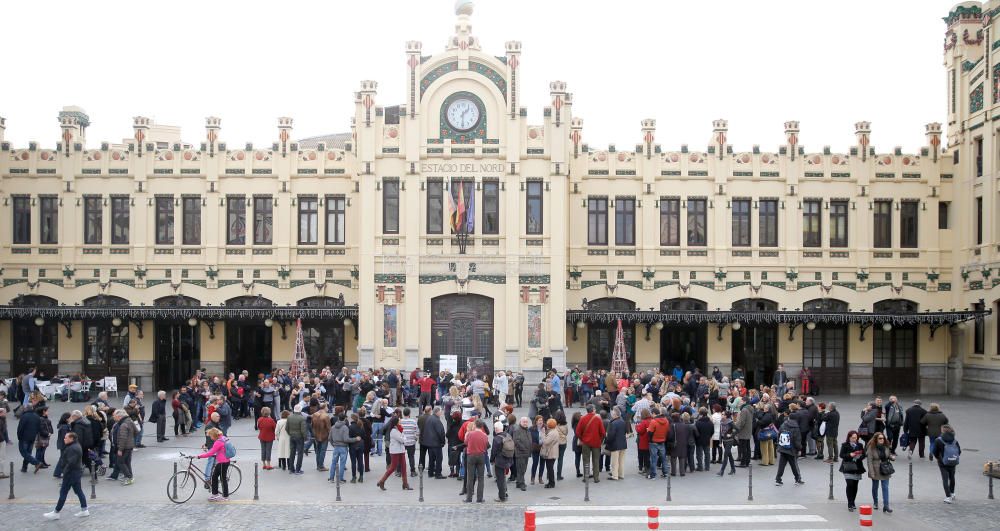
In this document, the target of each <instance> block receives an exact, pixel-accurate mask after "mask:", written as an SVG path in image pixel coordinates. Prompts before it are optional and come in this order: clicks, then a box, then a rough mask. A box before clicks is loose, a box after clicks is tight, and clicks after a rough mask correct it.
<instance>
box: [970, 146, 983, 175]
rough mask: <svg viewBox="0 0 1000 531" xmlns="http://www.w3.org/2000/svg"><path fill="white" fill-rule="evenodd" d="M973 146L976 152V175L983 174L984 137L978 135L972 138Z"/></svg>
mask: <svg viewBox="0 0 1000 531" xmlns="http://www.w3.org/2000/svg"><path fill="white" fill-rule="evenodd" d="M972 146H973V149H974V150H975V153H976V177H982V176H983V137H981V136H977V137H976V138H974V139H972Z"/></svg>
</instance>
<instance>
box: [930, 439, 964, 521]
mask: <svg viewBox="0 0 1000 531" xmlns="http://www.w3.org/2000/svg"><path fill="white" fill-rule="evenodd" d="M931 455H932V456H934V457H935V458H936V459H937V462H938V471H939V472H941V484H942V485H943V486H944V502H945V503H954V502H955V467H957V466H958V461H959V456H961V455H962V447H961V446H960V445H959V444H958V440H957V439H955V429H954V428H952V427H951V426H950V425H948V424H944V425H942V426H941V436H940V437H938V438H937V439H935V440H934V444H933V445H931Z"/></svg>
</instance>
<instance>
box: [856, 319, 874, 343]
mask: <svg viewBox="0 0 1000 531" xmlns="http://www.w3.org/2000/svg"><path fill="white" fill-rule="evenodd" d="M871 325H872V323H858V326H859V327H861V337H859V338H858V341H864V340H865V330H867V329H868V327H870V326H871Z"/></svg>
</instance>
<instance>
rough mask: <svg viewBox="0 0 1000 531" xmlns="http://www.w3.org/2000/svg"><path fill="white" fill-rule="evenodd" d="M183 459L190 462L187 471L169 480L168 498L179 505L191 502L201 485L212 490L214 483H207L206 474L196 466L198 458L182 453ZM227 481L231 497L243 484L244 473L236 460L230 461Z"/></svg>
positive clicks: (182, 471)
mask: <svg viewBox="0 0 1000 531" xmlns="http://www.w3.org/2000/svg"><path fill="white" fill-rule="evenodd" d="M181 457H182V458H184V459H187V460H188V466H187V470H181V471H180V472H178V473H176V474H174V475H173V476H171V477H170V479H169V480H167V497H168V498H170V501H172V502H174V503H178V504H179V503H186V502H187V501H188V500H190V499H191V497H192V496H194V493H195V491H196V490H198V484H199V483H201V484H202V485H203V486H204V487H205V488H206V489H210V488H212V482H211V481H205V472H204V471H203V470H202V469H201V468H198V465H196V464H194V460H195V459H197V456H194V455H184V454H183V453H181ZM226 479H227V480H228V481H229V495H230V496H232V495H233V494H235V493H236V491H237V490H239V488H240V484H241V483H242V482H243V472H241V471H240V468H239V467H238V466H236V461H235V460H230V461H229V472H227V473H226Z"/></svg>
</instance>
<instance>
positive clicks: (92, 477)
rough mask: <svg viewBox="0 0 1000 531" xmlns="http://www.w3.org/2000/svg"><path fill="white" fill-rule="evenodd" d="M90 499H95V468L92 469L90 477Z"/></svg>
mask: <svg viewBox="0 0 1000 531" xmlns="http://www.w3.org/2000/svg"><path fill="white" fill-rule="evenodd" d="M90 499H92V500H95V499H97V467H96V466H95V467H93V470H92V471H91V475H90Z"/></svg>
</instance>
